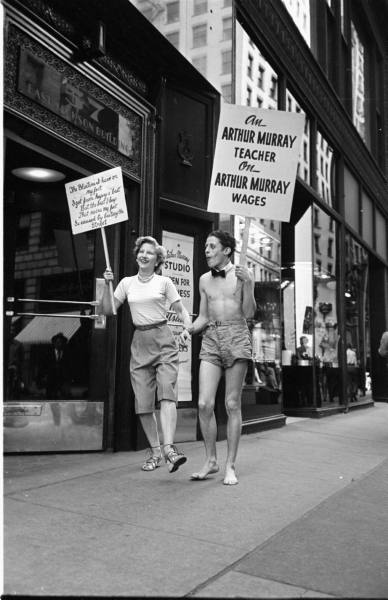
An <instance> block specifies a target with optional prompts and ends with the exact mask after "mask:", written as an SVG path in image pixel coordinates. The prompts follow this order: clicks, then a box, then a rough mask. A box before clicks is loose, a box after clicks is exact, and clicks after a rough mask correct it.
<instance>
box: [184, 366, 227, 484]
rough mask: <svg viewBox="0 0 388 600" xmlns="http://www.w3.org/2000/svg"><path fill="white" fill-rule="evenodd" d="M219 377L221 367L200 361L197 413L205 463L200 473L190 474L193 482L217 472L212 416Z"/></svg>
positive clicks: (214, 424) (215, 430)
mask: <svg viewBox="0 0 388 600" xmlns="http://www.w3.org/2000/svg"><path fill="white" fill-rule="evenodd" d="M221 375H222V369H221V367H218V366H217V365H213V364H212V363H209V362H206V361H204V360H202V361H201V365H200V368H199V399H198V413H199V423H200V426H201V432H202V436H203V441H204V444H205V452H206V461H205V464H204V465H203V467H202V469H201V470H200V471H198V472H197V473H193V474H192V476H191V478H192V479H193V480H201V479H206V477H207V476H208V475H209V474H211V473H217V471H218V470H219V467H218V464H217V452H216V438H217V423H216V418H215V414H214V403H215V398H216V393H217V388H218V384H219V381H220V379H221Z"/></svg>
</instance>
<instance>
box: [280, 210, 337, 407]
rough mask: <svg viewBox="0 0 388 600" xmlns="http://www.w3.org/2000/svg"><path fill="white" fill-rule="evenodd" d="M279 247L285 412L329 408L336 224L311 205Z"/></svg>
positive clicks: (333, 383) (333, 392) (333, 396)
mask: <svg viewBox="0 0 388 600" xmlns="http://www.w3.org/2000/svg"><path fill="white" fill-rule="evenodd" d="M283 241H284V244H285V254H286V259H288V262H287V260H284V261H283V264H282V284H281V287H282V307H283V352H282V375H283V395H284V400H283V402H284V407H285V412H290V411H291V412H292V411H299V412H300V411H302V412H303V411H311V410H312V409H314V410H315V409H317V408H320V407H325V406H334V405H335V404H338V403H340V402H341V370H340V358H339V357H340V353H339V339H340V338H339V324H338V309H337V306H338V286H337V282H338V260H339V255H338V232H337V224H336V222H335V221H334V219H333V218H332V217H331V216H330V215H328V214H327V213H326V212H324V211H323V210H322V209H321V208H319V207H318V206H315V205H314V206H312V207H311V208H309V209H308V210H307V211H306V212H305V214H304V215H303V217H302V218H301V219H300V220H299V221H298V223H297V224H296V225H295V228H294V230H293V228H292V226H286V229H285V235H284V236H283ZM291 257H293V260H289V259H290V258H291Z"/></svg>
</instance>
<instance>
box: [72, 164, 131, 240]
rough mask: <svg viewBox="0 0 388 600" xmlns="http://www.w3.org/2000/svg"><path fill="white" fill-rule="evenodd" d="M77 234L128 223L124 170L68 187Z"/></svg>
mask: <svg viewBox="0 0 388 600" xmlns="http://www.w3.org/2000/svg"><path fill="white" fill-rule="evenodd" d="M65 188H66V195H67V202H68V205H69V210H70V219H71V228H72V231H73V234H74V235H75V234H77V233H82V232H84V231H91V230H92V229H100V228H101V227H106V226H107V225H114V224H115V223H120V222H121V221H127V220H128V213H127V205H126V202H125V194H124V185H123V176H122V172H121V167H115V168H114V169H109V170H108V171H102V172H100V173H96V174H95V175H90V176H89V177H83V178H82V179H77V180H76V181H71V182H70V183H66V184H65Z"/></svg>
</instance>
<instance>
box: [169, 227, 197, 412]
mask: <svg viewBox="0 0 388 600" xmlns="http://www.w3.org/2000/svg"><path fill="white" fill-rule="evenodd" d="M162 244H163V246H164V247H165V248H166V250H167V259H166V262H165V264H164V265H163V275H166V276H168V277H170V278H171V280H172V282H173V283H174V285H175V287H176V289H177V290H178V293H179V295H180V297H181V299H182V303H183V305H184V306H185V308H186V309H187V310H188V312H189V314H192V312H193V254H194V238H192V237H189V236H187V235H181V234H179V233H172V232H170V231H163V241H162ZM168 321H169V325H170V326H171V330H172V332H173V334H174V337H175V339H176V342H177V345H178V346H179V373H178V393H179V401H180V402H182V401H183V402H191V400H192V394H191V340H188V345H187V347H184V346H182V345H181V344H179V335H180V333H181V332H182V330H183V324H182V323H181V321H180V320H179V318H178V316H177V315H176V313H175V312H172V313H170V314H169V318H168Z"/></svg>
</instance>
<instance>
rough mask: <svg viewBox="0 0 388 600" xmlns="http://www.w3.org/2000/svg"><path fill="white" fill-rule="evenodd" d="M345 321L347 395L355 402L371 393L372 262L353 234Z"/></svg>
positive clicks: (347, 264)
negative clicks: (370, 273)
mask: <svg viewBox="0 0 388 600" xmlns="http://www.w3.org/2000/svg"><path fill="white" fill-rule="evenodd" d="M345 319H346V323H345V344H346V356H347V375H348V381H347V396H348V401H349V402H355V401H357V400H358V399H360V398H362V397H363V396H365V395H366V393H368V392H369V391H370V311H369V261H368V253H367V251H366V250H365V249H364V248H363V247H362V246H361V244H359V243H358V242H357V241H356V240H355V239H354V238H353V237H352V236H351V235H350V233H347V234H346V238H345Z"/></svg>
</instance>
